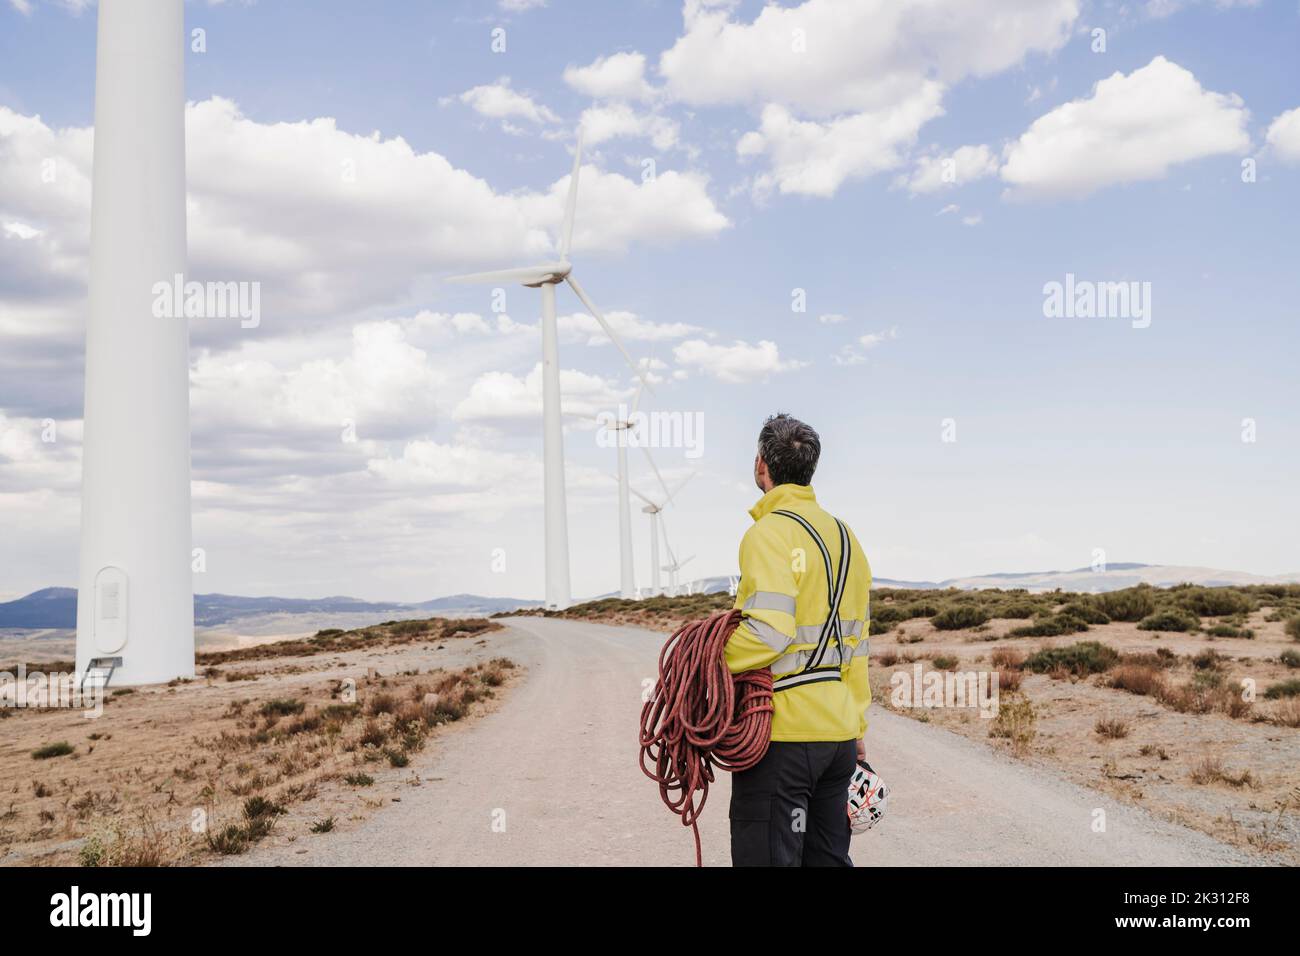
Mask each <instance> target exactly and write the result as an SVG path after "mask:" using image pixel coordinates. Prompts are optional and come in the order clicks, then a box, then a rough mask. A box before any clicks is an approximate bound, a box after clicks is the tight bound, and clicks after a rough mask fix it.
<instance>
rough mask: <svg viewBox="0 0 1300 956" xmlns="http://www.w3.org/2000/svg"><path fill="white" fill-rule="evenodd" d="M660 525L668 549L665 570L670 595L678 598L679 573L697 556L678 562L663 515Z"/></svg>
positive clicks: (660, 518)
mask: <svg viewBox="0 0 1300 956" xmlns="http://www.w3.org/2000/svg"><path fill="white" fill-rule="evenodd" d="M659 523H660V525H661V526H662V530H663V533H664V547H665V548H667V549H668V563H667V564H665V565H664V567H663V569H664V570H665V571H667V572H668V593H669V594H671V595H672V596H673V597H676V596H677V572H678V571H680V570H681V569H682V568H684V567H685V566H686V565H688V564H690V562H692V561H694V560H695V555H693V554H692V555H690V556H689V557H686V558H682V559H681V560H680V561H678V560H677V555H675V554H674V553H673V546H672V543H671V542H670V541H669V540H668V525H666V524H664V518H663V515H660V516H659Z"/></svg>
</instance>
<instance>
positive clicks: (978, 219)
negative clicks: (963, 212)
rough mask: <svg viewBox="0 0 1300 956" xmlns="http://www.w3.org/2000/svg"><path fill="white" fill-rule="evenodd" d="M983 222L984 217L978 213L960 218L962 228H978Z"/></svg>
mask: <svg viewBox="0 0 1300 956" xmlns="http://www.w3.org/2000/svg"><path fill="white" fill-rule="evenodd" d="M983 221H984V217H983V215H981V214H980V213H973V214H971V215H969V216H962V217H961V224H962V225H963V226H978V225H979V224H980V223H982V222H983Z"/></svg>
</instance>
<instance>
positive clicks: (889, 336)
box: [858, 325, 898, 349]
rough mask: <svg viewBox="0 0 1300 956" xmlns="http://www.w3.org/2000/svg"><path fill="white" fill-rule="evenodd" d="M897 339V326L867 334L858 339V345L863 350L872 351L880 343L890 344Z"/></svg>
mask: <svg viewBox="0 0 1300 956" xmlns="http://www.w3.org/2000/svg"><path fill="white" fill-rule="evenodd" d="M896 338H898V326H896V325H895V326H893V327H891V328H888V329H886V330H885V331H884V332H868V333H867V334H866V335H863V336H861V337H860V338H859V339H858V344H859V345H861V346H862V347H863V348H864V349H874V348H875V347H876V346H877V345H880V344H881V343H882V342H892V341H893V340H894V339H896Z"/></svg>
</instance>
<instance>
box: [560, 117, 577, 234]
mask: <svg viewBox="0 0 1300 956" xmlns="http://www.w3.org/2000/svg"><path fill="white" fill-rule="evenodd" d="M581 168H582V127H581V126H579V127H578V145H577V147H576V148H575V149H574V150H573V172H572V173H570V174H569V196H568V198H567V199H566V200H565V203H564V223H563V225H561V227H560V258H561V259H568V258H569V246H570V245H571V244H572V243H573V217H574V214H575V213H576V212H577V211H578V170H579V169H581Z"/></svg>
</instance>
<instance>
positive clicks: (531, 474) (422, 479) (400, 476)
mask: <svg viewBox="0 0 1300 956" xmlns="http://www.w3.org/2000/svg"><path fill="white" fill-rule="evenodd" d="M366 467H367V470H369V471H370V473H371V474H373V475H376V476H378V477H380V478H382V479H384V480H385V481H386V482H388V483H391V484H394V485H399V486H407V487H410V486H420V487H424V488H463V489H471V490H479V489H488V488H496V487H501V486H502V485H505V484H507V483H510V482H522V481H527V483H528V484H530V485H533V486H534V487H535V486H536V484H537V483H538V482H539V481H540V480H541V473H540V472H541V469H540V468H539V467H538V463H537V461H536V459H534V458H525V457H521V456H519V455H514V454H510V453H508V452H500V451H494V450H491V449H485V448H479V447H474V446H470V445H457V444H440V443H438V442H436V441H429V440H427V439H421V440H416V441H410V442H407V443H406V445H405V446H404V447H403V448H402V454H401V457H399V458H393V457H384V458H372V459H370V461H369V462H367V465H366Z"/></svg>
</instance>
